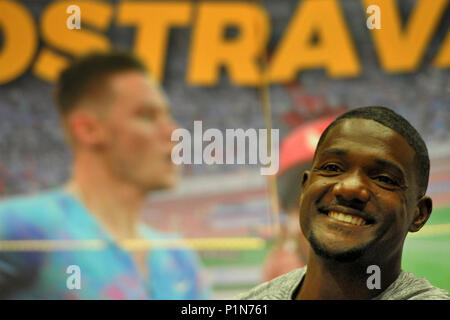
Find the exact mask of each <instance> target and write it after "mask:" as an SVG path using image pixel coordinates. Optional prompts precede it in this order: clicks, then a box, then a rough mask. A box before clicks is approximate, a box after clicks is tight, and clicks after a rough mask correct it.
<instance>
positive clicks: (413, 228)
mask: <svg viewBox="0 0 450 320" xmlns="http://www.w3.org/2000/svg"><path fill="white" fill-rule="evenodd" d="M432 210H433V201H432V200H431V198H430V197H427V196H423V197H422V198H420V199H419V201H418V202H417V208H416V211H415V213H414V220H413V222H412V224H411V225H410V226H409V231H410V232H417V231H419V230H420V229H421V228H422V227H423V225H424V224H425V222H427V220H428V218H429V217H430V215H431V211H432Z"/></svg>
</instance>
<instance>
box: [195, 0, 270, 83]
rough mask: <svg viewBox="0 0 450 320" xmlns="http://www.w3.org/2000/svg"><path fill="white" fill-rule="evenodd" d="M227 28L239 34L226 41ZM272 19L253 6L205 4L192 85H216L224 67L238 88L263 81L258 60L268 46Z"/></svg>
mask: <svg viewBox="0 0 450 320" xmlns="http://www.w3.org/2000/svg"><path fill="white" fill-rule="evenodd" d="M227 27H235V28H236V30H237V32H238V35H237V36H236V37H233V38H232V39H226V38H225V32H226V29H227ZM268 34H269V20H268V17H267V14H266V12H265V11H264V10H263V8H261V7H260V6H257V5H255V4H249V3H201V4H200V5H199V8H198V19H197V23H196V26H195V30H194V34H193V40H192V44H191V49H190V59H189V71H188V77H187V78H188V82H189V83H191V84H194V85H214V84H216V83H217V82H218V80H219V76H220V74H219V73H220V67H221V66H226V67H227V68H228V72H229V76H230V78H231V80H232V82H233V83H235V84H236V85H244V86H245V85H257V84H259V83H260V82H261V81H262V74H261V69H260V67H259V66H258V60H257V59H258V58H259V57H261V54H262V50H263V49H264V46H265V45H266V43H267V38H268Z"/></svg>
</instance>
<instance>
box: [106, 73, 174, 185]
mask: <svg viewBox="0 0 450 320" xmlns="http://www.w3.org/2000/svg"><path fill="white" fill-rule="evenodd" d="M109 86H110V92H111V98H110V99H109V102H108V103H109V106H108V109H107V114H106V116H105V118H104V121H102V123H103V125H104V127H105V132H106V136H107V138H106V140H107V142H106V147H105V157H106V160H107V164H108V166H109V168H110V169H111V171H112V173H113V174H114V175H116V176H118V177H119V178H120V179H123V180H124V181H126V182H131V183H132V184H136V185H138V186H139V187H140V188H143V189H145V190H148V191H150V190H156V189H161V188H168V187H172V186H174V185H175V183H176V182H177V178H178V175H177V167H176V166H175V165H174V164H173V163H172V161H171V149H172V147H173V143H172V142H171V134H172V131H173V130H174V129H175V128H176V125H175V123H174V121H173V119H172V117H171V115H170V113H169V109H168V105H167V101H166V99H165V97H164V96H163V94H162V93H161V92H160V91H159V89H157V87H156V86H155V85H154V84H153V82H152V80H151V79H150V78H149V77H148V76H147V75H145V74H143V73H142V72H137V71H129V72H124V73H119V74H117V75H114V76H112V77H111V78H110V79H109Z"/></svg>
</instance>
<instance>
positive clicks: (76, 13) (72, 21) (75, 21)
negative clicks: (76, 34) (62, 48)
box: [66, 4, 81, 30]
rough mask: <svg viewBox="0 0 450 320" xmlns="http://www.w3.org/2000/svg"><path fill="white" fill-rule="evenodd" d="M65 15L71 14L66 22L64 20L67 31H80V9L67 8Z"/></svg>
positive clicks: (75, 6) (73, 6) (74, 7)
mask: <svg viewBox="0 0 450 320" xmlns="http://www.w3.org/2000/svg"><path fill="white" fill-rule="evenodd" d="M66 13H72V15H70V16H69V17H68V18H67V20H66V26H67V29H69V30H73V29H81V10H80V7H79V6H77V5H74V4H73V5H71V6H68V7H67V10H66Z"/></svg>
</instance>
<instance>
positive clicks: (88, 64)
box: [0, 53, 208, 299]
mask: <svg viewBox="0 0 450 320" xmlns="http://www.w3.org/2000/svg"><path fill="white" fill-rule="evenodd" d="M56 100H57V105H58V109H59V112H60V115H61V121H62V125H63V127H64V130H65V133H66V135H67V138H68V140H69V143H70V146H71V148H72V151H73V167H72V176H71V179H70V181H69V182H68V183H67V184H66V185H65V186H64V187H61V188H58V189H56V190H52V191H48V192H45V193H42V194H39V195H36V196H29V197H19V198H16V199H12V200H8V201H4V202H3V203H2V204H1V205H0V239H1V240H69V241H71V240H93V239H95V240H101V241H102V242H101V243H102V244H103V245H102V246H101V248H89V247H88V248H84V250H82V249H80V248H72V250H65V249H64V250H62V251H58V248H57V247H52V246H50V248H48V249H49V250H40V249H39V248H40V247H39V244H44V243H45V242H42V241H40V242H39V241H37V242H35V246H36V245H37V247H38V250H29V251H26V250H28V249H26V248H22V249H21V250H19V251H17V248H19V249H20V247H17V245H16V246H15V247H14V248H13V249H11V247H9V248H6V249H5V247H4V246H3V250H2V251H0V297H2V298H8V299H20V298H31V299H33V298H36V299H72V298H73V299H205V298H207V296H208V291H207V288H206V286H205V284H204V282H203V280H202V276H201V273H200V271H199V269H198V260H197V257H196V256H195V255H194V254H193V253H192V252H191V251H189V250H186V249H180V248H178V249H171V250H168V249H164V248H155V249H151V250H150V251H149V250H148V247H145V246H144V247H142V246H140V247H139V246H138V247H135V250H133V251H131V252H130V251H129V250H125V249H126V248H125V247H124V245H123V244H124V243H125V242H124V240H129V239H134V240H138V241H139V240H162V239H167V238H169V235H165V234H162V233H158V232H156V231H155V230H152V229H150V228H149V227H148V226H146V225H144V224H143V223H140V222H139V218H140V213H141V208H142V206H143V204H144V203H145V201H146V199H147V196H148V193H149V192H151V191H154V190H160V189H166V188H170V187H173V186H175V185H176V183H177V179H178V174H177V170H176V167H175V165H174V164H173V163H172V161H171V149H172V147H173V145H172V142H171V139H170V138H171V133H172V131H173V130H174V129H175V128H176V124H175V123H174V121H173V119H172V117H171V115H170V111H169V106H168V102H167V100H166V98H165V96H164V94H163V93H162V91H161V89H160V88H159V87H158V85H157V84H156V83H155V82H154V81H153V79H152V78H151V77H150V75H149V74H148V73H147V71H146V69H145V67H144V66H143V65H142V64H141V62H140V61H138V60H137V59H135V58H133V57H132V56H130V55H128V54H125V53H94V54H91V55H88V56H86V57H83V58H81V59H79V60H77V61H75V62H74V63H73V64H72V65H70V66H69V67H68V68H67V69H66V70H64V71H63V72H62V73H61V75H60V77H59V81H58V83H57V90H56ZM47 243H48V242H47ZM54 243H55V242H54ZM56 243H57V242H56ZM66 243H67V242H66ZM139 243H142V242H139ZM71 270H75V271H76V272H75V271H74V272H75V273H76V274H75V273H74V274H72V271H71ZM66 271H67V272H68V273H66ZM75 276H78V277H79V279H78V281H77V279H75V278H73V277H75ZM70 277H72V278H70ZM69 278H70V279H69ZM71 281H72V282H75V283H77V285H76V286H73V285H71V284H70V283H71ZM72 284H73V283H72Z"/></svg>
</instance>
